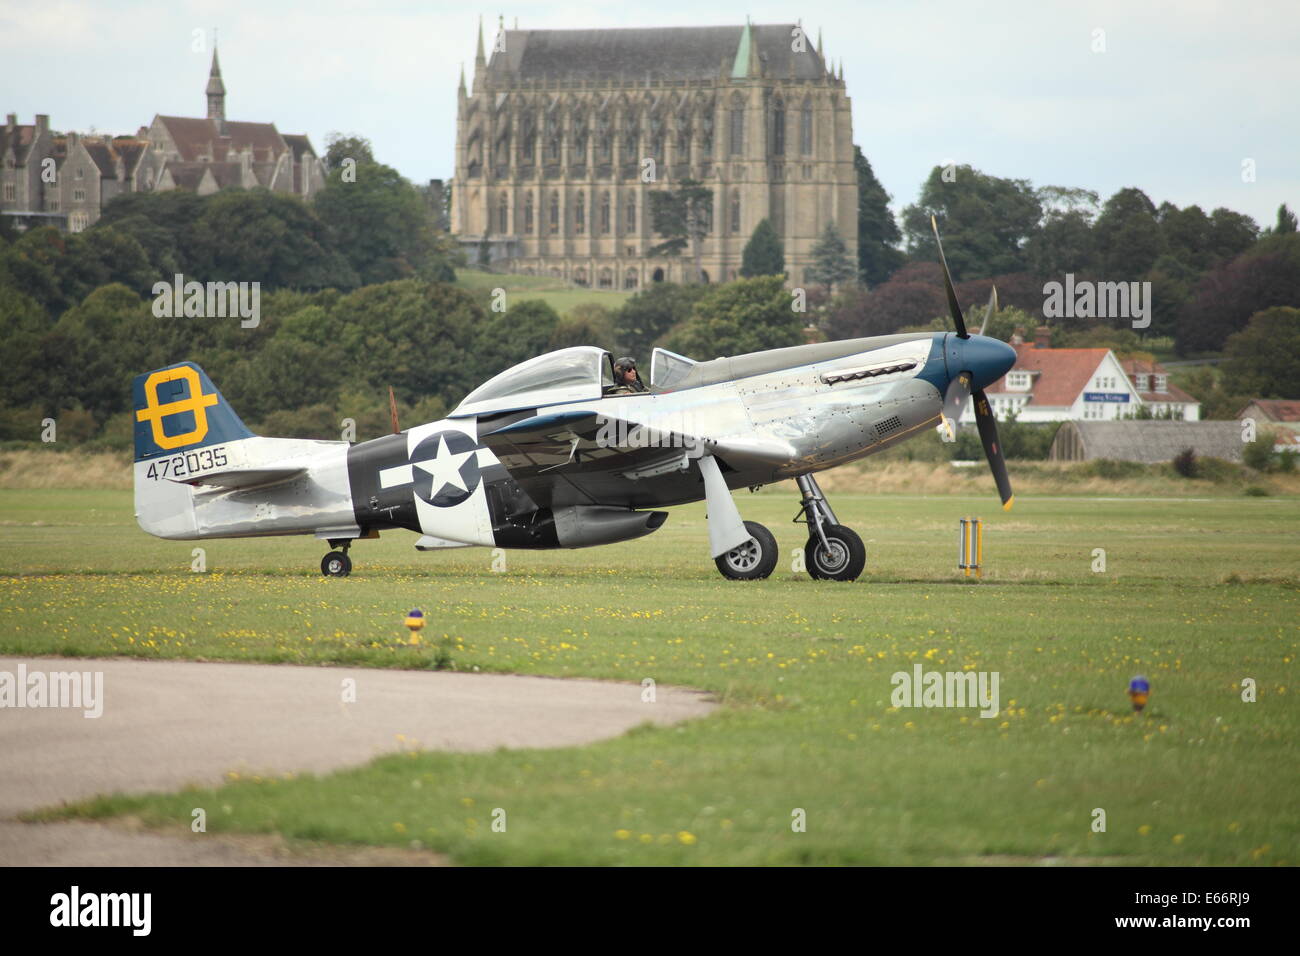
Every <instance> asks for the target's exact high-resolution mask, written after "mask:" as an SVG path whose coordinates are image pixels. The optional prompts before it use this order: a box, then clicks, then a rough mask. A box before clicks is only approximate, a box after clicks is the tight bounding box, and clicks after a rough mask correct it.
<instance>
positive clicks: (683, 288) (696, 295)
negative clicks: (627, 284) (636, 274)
mask: <svg viewBox="0 0 1300 956" xmlns="http://www.w3.org/2000/svg"><path fill="white" fill-rule="evenodd" d="M707 291H708V290H707V288H706V287H705V286H701V285H678V284H677V283H675V282H656V283H653V284H652V285H650V286H648V287H647V288H645V289H644V290H643V291H641V292H638V293H637V294H636V295H634V296H632V297H631V298H630V299H628V300H627V301H626V302H624V303H623V305H622V306H621V307H620V308H619V310H618V312H616V313H615V314H614V326H615V331H616V335H615V337H616V338H617V339H618V342H619V344H620V348H622V349H624V350H625V351H627V352H628V353H629V354H631V355H640V356H642V357H644V356H646V355H648V354H649V353H650V350H651V349H652V348H653V347H654V346H655V345H657V344H658V342H659V340H660V339H661V338H663V336H664V335H665V334H666V333H667V332H668V330H669V329H671V328H672V327H673V326H675V325H677V324H678V323H680V322H685V321H686V320H687V319H688V318H690V315H691V310H692V309H693V308H694V306H695V303H696V302H698V301H699V299H700V296H702V295H704V294H705V292H707Z"/></svg>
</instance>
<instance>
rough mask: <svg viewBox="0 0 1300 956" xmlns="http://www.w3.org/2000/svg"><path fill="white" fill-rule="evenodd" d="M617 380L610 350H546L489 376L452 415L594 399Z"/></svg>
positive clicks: (576, 347) (466, 397)
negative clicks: (542, 353) (535, 356)
mask: <svg viewBox="0 0 1300 956" xmlns="http://www.w3.org/2000/svg"><path fill="white" fill-rule="evenodd" d="M613 383H614V367H613V360H612V359H611V358H610V354H609V352H607V351H605V350H604V349H602V348H597V347H596V346H594V345H578V346H575V347H573V348H568V349H560V350H559V351H557V352H547V353H546V354H545V355H539V356H537V358H532V359H529V360H528V361H527V362H520V363H519V364H518V365H515V366H513V367H511V368H508V369H506V370H505V371H504V372H502V373H501V374H499V375H495V376H493V377H492V378H490V379H488V380H487V381H486V382H484V383H483V384H482V385H480V386H479V387H478V388H476V389H474V391H472V392H470V393H469V394H468V395H466V396H465V400H464V401H463V402H461V403H460V404H459V405H458V406H456V410H455V411H454V412H452V413H451V415H450V416H449V417H450V418H465V417H467V416H469V415H488V414H494V413H496V412H511V411H515V410H517V409H521V408H540V407H541V406H543V405H561V404H563V403H565V402H586V401H594V400H595V399H598V398H600V397H601V395H602V394H603V391H604V389H605V388H606V387H608V386H610V385H612V384H613Z"/></svg>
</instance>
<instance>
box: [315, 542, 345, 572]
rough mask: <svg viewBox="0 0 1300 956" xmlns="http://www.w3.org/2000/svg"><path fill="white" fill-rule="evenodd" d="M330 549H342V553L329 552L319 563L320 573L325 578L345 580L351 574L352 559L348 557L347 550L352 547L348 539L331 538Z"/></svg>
mask: <svg viewBox="0 0 1300 956" xmlns="http://www.w3.org/2000/svg"><path fill="white" fill-rule="evenodd" d="M329 546H330V547H331V548H338V547H340V546H341V547H342V548H343V550H342V551H331V552H330V553H329V554H327V555H325V557H323V558H321V561H320V573H321V574H323V575H325V577H327V578H346V577H347V576H348V575H349V574H351V573H352V559H351V558H349V557H348V548H350V547H352V540H351V539H350V538H342V539H340V538H331V539H330V541H329Z"/></svg>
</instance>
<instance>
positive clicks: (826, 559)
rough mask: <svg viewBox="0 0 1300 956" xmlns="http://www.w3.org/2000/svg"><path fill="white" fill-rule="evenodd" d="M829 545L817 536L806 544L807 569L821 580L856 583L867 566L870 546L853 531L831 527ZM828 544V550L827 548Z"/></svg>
mask: <svg viewBox="0 0 1300 956" xmlns="http://www.w3.org/2000/svg"><path fill="white" fill-rule="evenodd" d="M823 530H825V532H826V544H822V539H821V538H820V537H818V536H817V535H816V534H814V535H813V536H812V537H811V538H809V539H808V543H807V544H806V545H804V549H803V556H804V566H805V567H806V568H807V569H808V573H809V574H810V575H812V576H813V578H815V579H816V580H819V581H855V580H857V578H858V575H860V574H861V573H862V569H863V568H865V567H866V566H867V546H866V545H864V544H863V543H862V539H861V538H859V537H858V535H857V533H856V532H855V531H853V530H852V529H851V528H846V527H844V525H842V524H828V525H826V526H825V528H824V529H823ZM827 545H829V547H828V546H827Z"/></svg>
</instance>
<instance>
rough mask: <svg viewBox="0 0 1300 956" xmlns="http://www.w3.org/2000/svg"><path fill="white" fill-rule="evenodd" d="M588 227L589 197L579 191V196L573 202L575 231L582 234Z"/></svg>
mask: <svg viewBox="0 0 1300 956" xmlns="http://www.w3.org/2000/svg"><path fill="white" fill-rule="evenodd" d="M586 227H587V199H586V197H585V196H583V194H582V193H578V198H577V199H575V200H574V202H573V231H574V233H575V234H576V235H579V236H580V235H582V234H583V232H584V231H585V230H586Z"/></svg>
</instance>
